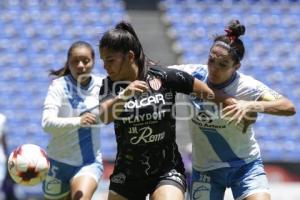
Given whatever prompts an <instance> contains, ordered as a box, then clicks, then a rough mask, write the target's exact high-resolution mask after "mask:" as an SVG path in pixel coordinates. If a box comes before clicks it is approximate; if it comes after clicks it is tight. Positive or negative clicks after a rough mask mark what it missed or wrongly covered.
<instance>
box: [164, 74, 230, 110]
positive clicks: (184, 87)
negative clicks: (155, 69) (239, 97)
mask: <svg viewBox="0 0 300 200" xmlns="http://www.w3.org/2000/svg"><path fill="white" fill-rule="evenodd" d="M167 73H168V76H167V77H168V78H167V82H168V84H169V85H170V87H171V88H175V90H176V92H180V93H184V94H191V93H193V94H195V95H196V96H198V97H199V98H201V99H205V100H208V101H212V102H215V103H218V104H220V103H222V104H224V106H227V105H232V104H235V103H236V100H235V99H234V98H232V97H231V96H229V95H227V94H226V93H224V92H223V91H221V90H212V89H211V88H209V87H208V85H207V84H206V83H204V82H203V81H201V80H198V79H197V78H194V77H193V76H191V75H190V74H188V73H187V72H184V71H180V70H177V69H169V70H168V72H167Z"/></svg>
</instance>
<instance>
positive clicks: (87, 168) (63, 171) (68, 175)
mask: <svg viewBox="0 0 300 200" xmlns="http://www.w3.org/2000/svg"><path fill="white" fill-rule="evenodd" d="M49 160H50V163H51V167H50V170H49V172H48V175H47V177H46V179H45V180H44V182H43V191H44V196H45V197H46V198H47V199H59V198H62V197H64V196H66V195H68V194H69V192H70V182H71V180H72V178H74V177H78V176H81V175H88V176H91V177H93V178H94V179H95V181H96V182H97V183H99V181H100V179H101V177H102V173H103V164H102V162H100V161H97V160H96V161H95V162H94V163H90V164H85V165H82V166H79V167H75V166H72V165H68V164H65V163H61V162H58V161H55V160H53V159H49Z"/></svg>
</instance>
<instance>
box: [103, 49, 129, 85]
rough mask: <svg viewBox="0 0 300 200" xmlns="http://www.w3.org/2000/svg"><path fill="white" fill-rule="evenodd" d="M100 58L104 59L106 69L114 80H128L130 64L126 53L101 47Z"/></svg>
mask: <svg viewBox="0 0 300 200" xmlns="http://www.w3.org/2000/svg"><path fill="white" fill-rule="evenodd" d="M100 58H101V59H102V60H103V64H104V69H105V70H106V72H107V74H108V75H109V77H110V79H111V80H113V81H123V80H127V77H128V76H129V75H128V69H129V67H130V64H129V62H128V58H127V56H126V55H124V54H122V53H121V52H115V51H112V50H109V49H107V48H101V49H100Z"/></svg>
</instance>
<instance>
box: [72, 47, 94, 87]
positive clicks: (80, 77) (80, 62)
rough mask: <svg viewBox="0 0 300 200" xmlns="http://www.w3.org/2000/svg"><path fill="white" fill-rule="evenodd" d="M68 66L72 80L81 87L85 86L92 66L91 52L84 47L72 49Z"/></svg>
mask: <svg viewBox="0 0 300 200" xmlns="http://www.w3.org/2000/svg"><path fill="white" fill-rule="evenodd" d="M68 65H69V69H70V72H71V74H72V76H73V78H74V79H75V80H77V82H79V83H81V84H83V85H84V84H86V83H87V81H88V79H89V77H90V73H91V71H92V69H93V66H94V59H93V57H92V50H91V49H89V48H88V47H85V46H78V47H76V48H74V49H73V50H72V52H71V55H70V58H69V61H68Z"/></svg>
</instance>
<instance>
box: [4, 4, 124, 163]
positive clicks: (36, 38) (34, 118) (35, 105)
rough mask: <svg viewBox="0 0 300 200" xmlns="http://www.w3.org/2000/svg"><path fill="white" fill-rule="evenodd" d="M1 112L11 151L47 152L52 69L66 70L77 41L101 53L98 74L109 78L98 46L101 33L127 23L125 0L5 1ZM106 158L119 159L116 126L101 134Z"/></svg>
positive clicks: (96, 66) (97, 67)
mask: <svg viewBox="0 0 300 200" xmlns="http://www.w3.org/2000/svg"><path fill="white" fill-rule="evenodd" d="M0 9H1V12H0V27H1V32H0V51H1V56H0V67H1V70H2V73H1V75H0V112H1V113H3V114H5V115H6V116H7V117H8V124H7V132H8V134H7V141H8V147H9V151H11V150H12V149H13V148H15V147H16V146H18V145H20V144H23V143H35V144H38V145H40V146H42V147H43V148H46V146H47V143H48V139H49V137H50V136H49V135H48V134H46V133H44V132H43V130H42V128H41V115H42V106H43V101H44V98H45V96H46V92H47V89H48V86H49V83H50V81H51V79H50V77H48V72H49V70H50V69H58V68H60V67H62V66H63V65H64V62H65V61H66V56H67V50H68V48H69V47H70V45H71V44H72V43H73V42H75V41H77V40H85V41H88V42H90V43H91V44H92V45H93V47H94V49H95V51H96V64H95V73H97V74H99V73H100V74H102V75H103V74H104V71H103V67H102V63H101V62H100V59H99V55H98V49H97V44H98V40H99V39H100V37H101V34H102V33H103V32H104V31H106V30H107V29H108V28H111V27H112V26H114V25H115V24H116V23H117V22H119V21H120V20H122V19H126V18H127V14H126V11H125V7H124V3H123V2H122V1H121V0H88V1H83V0H82V1H77V0H62V1H61V0H51V1H42V0H3V1H1V2H0ZM101 138H102V140H103V141H102V146H103V151H104V153H103V156H104V159H114V156H115V155H114V154H115V152H116V143H115V141H114V133H113V128H112V126H108V127H105V130H103V131H102V133H101Z"/></svg>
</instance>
